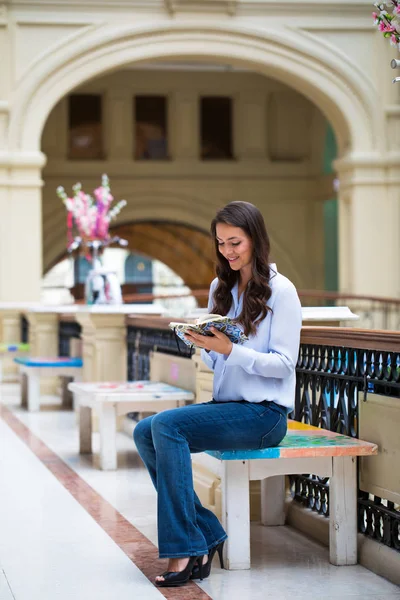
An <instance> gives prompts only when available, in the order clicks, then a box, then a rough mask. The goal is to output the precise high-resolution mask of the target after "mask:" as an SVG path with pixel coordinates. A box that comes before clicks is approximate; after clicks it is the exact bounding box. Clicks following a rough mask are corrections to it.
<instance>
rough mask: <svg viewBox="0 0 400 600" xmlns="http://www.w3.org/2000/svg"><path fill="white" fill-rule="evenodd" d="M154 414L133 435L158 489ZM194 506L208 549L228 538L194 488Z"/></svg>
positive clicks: (137, 426) (196, 520)
mask: <svg viewBox="0 0 400 600" xmlns="http://www.w3.org/2000/svg"><path fill="white" fill-rule="evenodd" d="M153 417H154V415H153V416H150V417H147V418H145V419H143V420H142V421H139V423H138V424H137V425H136V427H135V430H134V433H133V437H134V440H135V444H136V447H137V449H138V452H139V455H140V457H141V459H142V460H143V462H144V464H145V466H146V468H147V470H148V472H149V475H150V478H151V480H152V482H153V485H154V487H155V489H156V490H157V454H156V449H155V447H154V443H153V436H152V430H151V424H152V420H153ZM191 487H192V489H193V482H192V481H191ZM193 498H194V508H195V522H196V523H197V526H198V527H199V528H200V530H201V533H202V535H203V537H204V539H205V543H206V546H207V551H206V552H205V553H208V551H209V550H210V549H211V548H213V547H214V546H216V545H217V544H219V543H220V542H221V541H223V540H224V539H226V537H227V536H226V533H225V531H224V529H223V527H222V525H221V523H220V522H219V520H218V518H217V517H216V516H215V515H214V513H213V512H211V511H210V510H209V509H208V508H205V507H204V506H203V505H202V504H201V502H200V499H199V498H198V496H197V494H196V493H195V491H194V489H193ZM159 510H160V511H162V512H164V511H163V507H162V506H160V507H159Z"/></svg>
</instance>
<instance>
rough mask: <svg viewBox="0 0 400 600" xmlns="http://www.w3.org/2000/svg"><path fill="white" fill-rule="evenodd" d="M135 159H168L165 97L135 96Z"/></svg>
mask: <svg viewBox="0 0 400 600" xmlns="http://www.w3.org/2000/svg"><path fill="white" fill-rule="evenodd" d="M134 111H135V159H136V160H166V159H168V133H167V98H166V97H165V96H136V97H135V99H134Z"/></svg>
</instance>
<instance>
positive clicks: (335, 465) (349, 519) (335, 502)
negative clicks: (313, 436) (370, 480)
mask: <svg viewBox="0 0 400 600" xmlns="http://www.w3.org/2000/svg"><path fill="white" fill-rule="evenodd" d="M356 466H357V459H356V458H355V457H352V456H338V457H334V458H333V459H332V477H331V480H330V484H329V513H330V524H329V525H330V529H329V560H330V562H331V563H332V564H333V565H338V566H339V565H355V564H357V469H356Z"/></svg>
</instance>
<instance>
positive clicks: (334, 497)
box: [197, 421, 378, 569]
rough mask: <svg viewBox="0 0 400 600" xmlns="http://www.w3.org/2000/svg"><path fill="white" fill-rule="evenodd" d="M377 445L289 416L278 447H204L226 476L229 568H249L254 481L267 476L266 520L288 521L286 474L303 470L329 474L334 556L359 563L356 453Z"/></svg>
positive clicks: (268, 522) (336, 560) (223, 477)
mask: <svg viewBox="0 0 400 600" xmlns="http://www.w3.org/2000/svg"><path fill="white" fill-rule="evenodd" d="M377 451H378V448H377V446H376V445H375V444H371V443H368V442H363V441H362V440H358V439H354V438H350V437H347V436H344V435H340V434H337V433H333V432H331V431H327V430H325V429H319V428H317V427H312V426H310V425H305V424H303V423H298V422H296V421H289V428H288V433H287V435H286V437H285V438H284V439H283V440H282V442H281V444H280V445H279V446H277V447H276V448H266V449H264V450H248V451H224V452H212V451H209V452H207V453H205V454H206V455H208V456H207V457H206V459H207V460H206V462H207V461H209V460H211V461H212V463H213V464H212V470H213V471H214V472H215V473H216V474H218V475H219V476H220V477H221V491H222V515H223V517H222V520H223V524H224V527H225V530H226V532H227V534H228V540H227V543H226V549H225V552H226V564H227V568H228V569H249V568H250V505H249V482H250V481H253V480H261V482H262V483H261V504H262V507H261V515H262V523H263V524H264V525H283V524H284V523H285V512H284V503H285V497H286V490H285V475H291V474H302V473H314V474H316V475H319V476H321V477H329V478H330V484H329V515H330V535H329V555H330V562H331V563H332V564H334V565H354V564H356V563H357V469H356V466H357V460H356V457H357V456H369V455H373V454H377ZM197 456H199V455H197ZM209 457H212V458H211V459H210V458H209ZM203 464H205V463H203ZM207 466H208V467H209V466H210V463H209V462H208V464H207Z"/></svg>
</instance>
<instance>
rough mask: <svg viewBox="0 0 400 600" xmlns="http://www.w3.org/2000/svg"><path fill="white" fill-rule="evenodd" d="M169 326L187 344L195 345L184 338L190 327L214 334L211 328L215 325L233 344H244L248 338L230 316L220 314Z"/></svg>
mask: <svg viewBox="0 0 400 600" xmlns="http://www.w3.org/2000/svg"><path fill="white" fill-rule="evenodd" d="M169 326H170V328H171V329H172V330H173V331H175V334H176V335H177V336H178V337H179V338H180V339H181V340H182V341H183V342H185V344H186V345H187V346H193V345H194V344H192V343H191V342H189V340H185V338H184V335H185V332H186V331H188V330H190V329H191V330H192V331H195V332H196V333H200V334H201V335H213V334H212V333H211V331H210V328H211V327H215V328H216V329H219V331H222V333H224V334H225V335H227V336H228V338H229V339H230V340H231V342H232V343H233V344H243V342H245V341H246V340H248V337H247V336H246V335H245V334H244V333H243V331H242V330H241V329H240V327H239V326H238V325H237V324H236V323H235V322H234V321H233V320H232V319H231V318H230V317H221V316H220V315H204V317H201V319H196V321H195V322H194V323H174V322H172V323H170V324H169Z"/></svg>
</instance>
